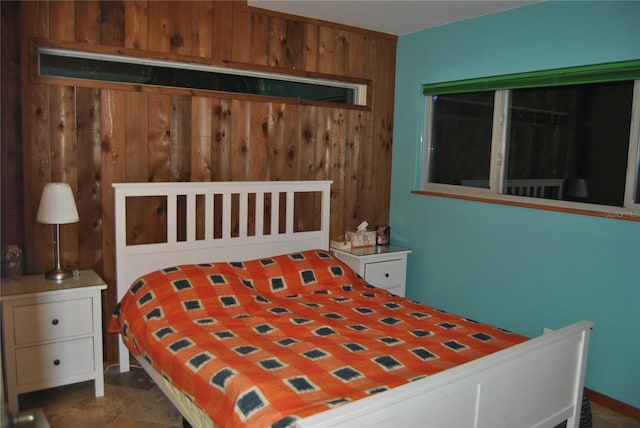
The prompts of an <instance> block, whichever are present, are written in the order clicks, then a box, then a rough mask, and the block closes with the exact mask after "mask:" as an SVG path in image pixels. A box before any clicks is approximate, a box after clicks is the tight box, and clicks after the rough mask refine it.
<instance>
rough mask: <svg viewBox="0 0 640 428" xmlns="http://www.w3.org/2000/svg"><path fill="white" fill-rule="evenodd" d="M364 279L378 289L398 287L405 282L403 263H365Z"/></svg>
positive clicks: (393, 261)
mask: <svg viewBox="0 0 640 428" xmlns="http://www.w3.org/2000/svg"><path fill="white" fill-rule="evenodd" d="M364 279H365V280H366V281H367V282H368V283H369V284H371V285H374V286H376V287H380V288H387V289H389V288H392V287H394V286H400V285H402V284H403V283H404V281H405V268H404V261H403V260H400V259H399V260H388V261H383V262H375V263H367V264H366V265H365V267H364Z"/></svg>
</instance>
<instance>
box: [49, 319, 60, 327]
mask: <svg viewBox="0 0 640 428" xmlns="http://www.w3.org/2000/svg"><path fill="white" fill-rule="evenodd" d="M59 322H60V321H58V318H54V319H53V320H51V324H53V325H58V323H59Z"/></svg>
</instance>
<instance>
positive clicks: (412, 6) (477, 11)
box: [248, 0, 540, 36]
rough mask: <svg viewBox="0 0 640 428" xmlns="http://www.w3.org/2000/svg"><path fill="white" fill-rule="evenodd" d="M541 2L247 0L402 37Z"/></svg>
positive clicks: (479, 0) (496, 0)
mask: <svg viewBox="0 0 640 428" xmlns="http://www.w3.org/2000/svg"><path fill="white" fill-rule="evenodd" d="M538 1H540V0H534V1H528V0H491V1H485V0H372V1H366V0H248V4H249V5H250V6H254V7H259V8H263V9H269V10H273V11H277V12H283V13H288V14H291V15H298V16H304V17H308V18H315V19H320V20H323V21H329V22H335V23H339V24H345V25H350V26H353V27H359V28H366V29H369V30H374V31H379V32H382V33H388V34H394V35H396V36H403V35H406V34H410V33H414V32H416V31H420V30H424V29H427V28H433V27H438V26H440V25H445V24H449V23H451V22H455V21H462V20H464V19H469V18H474V17H477V16H482V15H488V14H491V13H495V12H500V11H503V10H507V9H513V8H516V7H520V6H526V5H528V4H532V3H537V2H538Z"/></svg>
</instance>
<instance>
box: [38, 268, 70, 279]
mask: <svg viewBox="0 0 640 428" xmlns="http://www.w3.org/2000/svg"><path fill="white" fill-rule="evenodd" d="M72 276H73V272H71V271H70V270H68V269H65V268H63V267H57V268H53V269H51V270H50V271H49V272H47V273H45V274H44V277H45V278H46V279H51V280H54V281H62V280H63V279H69V278H71V277H72Z"/></svg>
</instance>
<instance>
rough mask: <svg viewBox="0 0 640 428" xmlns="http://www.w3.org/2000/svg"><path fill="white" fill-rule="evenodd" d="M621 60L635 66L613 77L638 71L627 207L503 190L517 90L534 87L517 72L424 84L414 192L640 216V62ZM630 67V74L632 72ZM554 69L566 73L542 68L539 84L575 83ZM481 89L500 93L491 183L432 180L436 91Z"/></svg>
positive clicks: (496, 102)
mask: <svg viewBox="0 0 640 428" xmlns="http://www.w3.org/2000/svg"><path fill="white" fill-rule="evenodd" d="M622 64H624V65H630V67H621V69H622V68H624V73H617V74H616V73H614V74H615V75H616V76H618V77H620V78H616V77H614V78H613V79H612V80H634V79H630V78H629V76H630V75H633V76H634V77H635V80H634V86H633V102H632V107H631V123H630V132H629V142H628V160H627V171H626V180H625V189H624V205H623V206H610V205H601V204H592V203H585V202H573V201H564V200H555V199H544V198H535V197H527V196H518V195H509V194H504V193H502V192H503V190H504V189H503V186H504V177H505V174H506V164H507V162H506V160H505V159H506V156H508V152H507V143H508V132H509V124H510V104H511V103H510V101H511V94H512V89H519V88H523V87H529V86H526V79H523V81H522V82H521V83H518V79H517V75H509V76H505V77H504V79H502V80H501V79H500V77H491V78H489V79H488V80H489V83H482V80H483V79H473V81H471V80H469V81H461V82H446V83H444V84H433V85H425V86H424V87H423V89H424V95H425V121H424V130H423V135H422V141H423V154H424V156H423V159H422V162H423V167H422V177H421V189H420V190H418V191H414V193H422V194H428V195H433V196H443V197H452V198H458V199H468V200H476V201H482V202H489V203H499V204H507V205H517V206H525V207H529V208H539V209H548V210H554V211H563V212H572V213H578V214H587V215H595V216H600V217H610V218H619V219H626V220H633V221H640V201H639V202H635V201H634V198H635V196H636V195H638V192H640V188H637V187H638V184H637V182H638V174H640V61H631V62H625V63H622ZM614 65H615V64H614ZM607 66H609V65H607ZM611 68H613V69H614V71H615V67H607V70H609V71H610V70H611ZM630 68H631V74H630V72H629V69H630ZM589 69H590V67H583V68H580V67H574V68H572V69H571V70H572V71H577V72H578V74H579V73H580V72H581V70H582V73H583V75H584V74H588V73H589ZM598 70H602V68H598ZM564 71H565V72H566V69H564ZM554 73H555V74H559V75H563V74H562V73H560V70H555V71H554V70H551V71H545V72H543V73H540V74H541V76H542V77H540V79H535V82H534V83H535V86H537V87H544V86H563V85H568V84H572V83H571V82H568V83H567V80H566V79H561V80H562V82H560V83H559V84H554V81H553V75H554ZM532 76H533V77H535V73H526V74H523V77H526V78H527V79H528V78H531V77H532ZM587 77H588V76H587ZM596 77H598V76H596ZM604 77H606V76H604ZM625 77H626V79H625ZM545 79H546V80H545ZM530 80H531V79H530ZM556 80H558V79H556ZM586 80H587V79H585V81H584V82H581V83H599V82H605V81H609V80H607V79H606V78H603V77H602V76H600V78H599V79H596V81H595V82H591V81H586ZM532 81H533V80H532ZM545 81H546V82H547V84H546V85H545V84H544V82H545ZM505 83H506V84H509V85H510V86H513V88H505V87H504V86H505ZM469 88H471V90H468V89H469ZM440 91H441V92H440ZM449 91H451V92H449ZM479 91H494V92H495V98H494V111H493V113H494V114H493V128H492V136H491V160H490V167H489V188H488V189H487V188H479V187H471V186H463V185H458V184H443V183H434V182H430V181H429V177H430V172H431V171H430V169H431V162H432V157H433V152H434V146H433V144H432V130H433V125H434V124H433V120H434V119H433V111H434V109H433V97H432V96H433V95H447V94H451V93H464V92H479Z"/></svg>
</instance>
